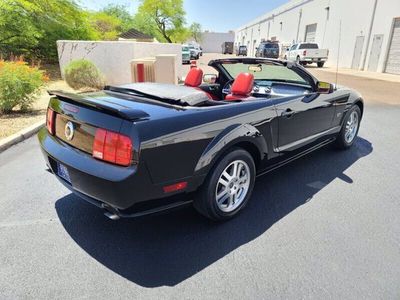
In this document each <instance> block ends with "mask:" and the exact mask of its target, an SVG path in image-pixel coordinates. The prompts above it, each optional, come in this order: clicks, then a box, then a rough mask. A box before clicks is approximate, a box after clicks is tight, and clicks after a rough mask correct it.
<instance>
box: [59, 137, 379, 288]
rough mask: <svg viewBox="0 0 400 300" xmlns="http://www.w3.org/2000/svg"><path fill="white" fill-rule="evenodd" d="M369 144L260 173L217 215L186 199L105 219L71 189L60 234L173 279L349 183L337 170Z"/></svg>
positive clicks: (155, 280) (142, 271) (149, 276)
mask: <svg viewBox="0 0 400 300" xmlns="http://www.w3.org/2000/svg"><path fill="white" fill-rule="evenodd" d="M372 151H373V148H372V144H371V143H370V142H368V141H367V140H365V139H363V138H358V140H357V141H356V143H355V144H354V146H353V147H352V149H350V150H348V151H336V150H334V149H332V147H326V148H323V149H321V150H318V151H317V152H315V153H313V154H310V155H308V156H307V157H304V158H302V159H300V160H298V161H296V162H293V163H292V164H290V165H287V166H285V167H283V168H281V169H279V170H276V171H274V172H272V173H269V174H267V175H265V176H262V177H260V178H258V180H257V182H256V185H255V189H254V193H253V197H252V198H251V200H250V202H249V203H248V205H247V207H246V208H245V209H244V210H243V212H242V213H241V214H240V215H239V216H237V217H236V218H234V219H233V220H230V221H228V222H225V223H214V222H211V221H208V220H207V219H205V218H203V217H201V216H200V215H198V214H197V213H196V212H195V211H194V209H193V208H192V207H187V208H182V209H179V210H175V211H171V212H168V213H164V214H161V215H154V216H147V217H142V218H138V219H123V220H119V221H111V220H109V219H107V218H106V217H105V216H104V215H103V214H102V213H101V211H100V210H99V209H97V208H95V207H93V206H92V205H90V204H87V203H86V202H85V201H83V200H80V199H79V198H78V197H77V196H75V195H73V194H69V195H67V196H65V197H63V198H61V199H59V200H58V201H57V202H56V204H55V208H56V210H57V214H58V216H59V218H60V221H61V223H62V225H63V226H64V228H65V230H66V231H67V232H68V234H69V235H70V236H71V237H72V238H73V239H74V241H75V242H76V243H77V244H78V245H79V246H80V247H82V249H83V250H85V251H86V252H87V253H88V254H89V255H91V256H92V257H93V258H94V259H96V260H97V261H98V262H99V263H101V264H103V265H104V266H106V267H107V268H109V269H110V270H112V271H114V272H116V273H118V274H119V275H121V276H123V277H125V278H126V279H128V280H130V281H132V282H134V283H136V284H138V285H141V286H143V287H159V286H174V285H176V284H178V283H180V282H182V281H183V280H185V279H187V278H189V277H191V276H193V275H194V274H196V273H197V272H199V271H201V270H203V269H204V268H206V267H207V266H209V265H211V264H212V263H214V262H216V261H217V260H219V259H220V258H222V257H224V256H225V255H227V254H229V253H230V252H231V251H233V250H235V249H236V248H238V247H240V246H241V245H244V244H246V243H248V242H250V241H252V240H254V239H256V238H257V237H259V236H260V235H262V234H263V233H264V232H266V231H267V230H268V229H269V228H270V227H271V226H272V225H273V224H274V223H276V222H277V221H279V220H280V219H282V218H284V217H285V216H286V215H288V214H290V213H291V212H292V211H293V210H295V209H296V208H297V207H299V206H300V205H303V204H305V203H307V202H308V201H310V200H311V199H312V198H313V196H314V195H315V194H316V193H318V192H319V191H320V190H321V189H323V188H324V187H325V186H326V185H328V184H329V183H330V182H332V181H333V180H334V179H336V178H339V179H342V180H344V181H345V182H347V183H349V184H351V183H353V180H354V179H352V178H349V177H348V176H346V175H345V174H344V173H343V172H344V171H345V170H346V169H348V168H349V167H350V166H351V165H353V164H354V163H355V162H356V161H357V160H359V159H361V158H362V157H365V156H367V155H369V154H370V153H371V152H372ZM132 192H133V193H134V191H132Z"/></svg>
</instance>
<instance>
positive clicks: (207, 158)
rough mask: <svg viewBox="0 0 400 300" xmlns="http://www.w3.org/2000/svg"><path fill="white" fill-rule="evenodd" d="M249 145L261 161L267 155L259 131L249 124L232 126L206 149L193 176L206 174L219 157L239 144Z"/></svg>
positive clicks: (222, 132) (265, 144) (263, 140)
mask: <svg viewBox="0 0 400 300" xmlns="http://www.w3.org/2000/svg"><path fill="white" fill-rule="evenodd" d="M243 142H245V143H250V144H252V145H253V146H255V147H256V148H257V150H258V153H257V155H259V157H258V158H259V159H260V160H262V159H263V158H264V156H265V155H267V152H268V150H267V143H266V141H265V139H264V137H263V136H262V134H261V133H260V131H259V130H258V129H257V128H255V127H254V126H252V125H250V124H234V125H231V126H229V127H227V128H225V129H224V130H223V131H221V132H220V133H219V134H218V135H217V136H216V137H215V138H214V139H213V140H212V141H211V142H210V143H209V144H208V146H207V147H206V149H205V150H204V152H203V153H202V155H201V157H200V159H199V160H198V162H197V165H196V168H195V170H194V171H195V174H198V175H204V174H207V173H208V171H209V170H210V169H211V167H212V166H213V165H214V163H215V162H216V161H218V160H219V158H220V157H221V155H222V154H223V153H224V152H225V151H226V150H228V149H229V148H231V147H233V146H234V145H236V144H239V143H243Z"/></svg>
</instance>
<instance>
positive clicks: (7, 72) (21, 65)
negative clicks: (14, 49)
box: [0, 60, 47, 113]
mask: <svg viewBox="0 0 400 300" xmlns="http://www.w3.org/2000/svg"><path fill="white" fill-rule="evenodd" d="M46 80H47V77H46V75H45V74H44V73H43V71H41V70H39V68H37V67H33V66H28V65H27V63H26V62H24V61H22V60H18V61H2V60H0V113H10V112H11V111H12V110H13V109H14V108H19V109H20V110H22V111H26V110H28V109H29V108H30V106H31V105H32V103H33V101H34V100H35V99H36V97H37V95H38V93H39V91H40V88H41V87H42V86H43V85H44V83H45V81H46Z"/></svg>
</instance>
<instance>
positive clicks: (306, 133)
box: [275, 79, 348, 152]
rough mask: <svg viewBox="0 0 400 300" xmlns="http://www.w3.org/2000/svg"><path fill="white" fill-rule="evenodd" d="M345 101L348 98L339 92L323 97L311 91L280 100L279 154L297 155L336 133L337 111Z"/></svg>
mask: <svg viewBox="0 0 400 300" xmlns="http://www.w3.org/2000/svg"><path fill="white" fill-rule="evenodd" d="M310 80H311V79H310ZM310 85H312V83H310ZM347 97H348V95H347ZM343 98H346V95H337V92H333V93H330V94H321V93H318V92H317V91H311V92H310V93H308V94H305V95H301V96H298V97H285V98H280V99H279V98H278V99H276V100H275V107H276V112H277V116H278V128H279V129H278V145H277V146H278V151H280V152H284V151H293V150H296V149H299V148H301V147H304V146H307V145H309V144H312V143H314V142H318V141H319V140H321V139H324V138H326V137H329V136H330V135H332V134H333V133H334V132H336V131H337V130H338V128H337V126H338V124H336V123H335V122H334V116H335V109H336V105H337V104H338V103H341V102H343ZM344 100H347V99H344Z"/></svg>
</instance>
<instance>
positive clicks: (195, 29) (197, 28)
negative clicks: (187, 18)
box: [189, 22, 202, 43]
mask: <svg viewBox="0 0 400 300" xmlns="http://www.w3.org/2000/svg"><path fill="white" fill-rule="evenodd" d="M189 30H190V34H191V36H192V38H193V39H194V40H195V41H196V42H197V43H200V42H201V34H202V29H201V25H200V24H199V23H196V22H194V23H192V24H191V25H190V27H189Z"/></svg>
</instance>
